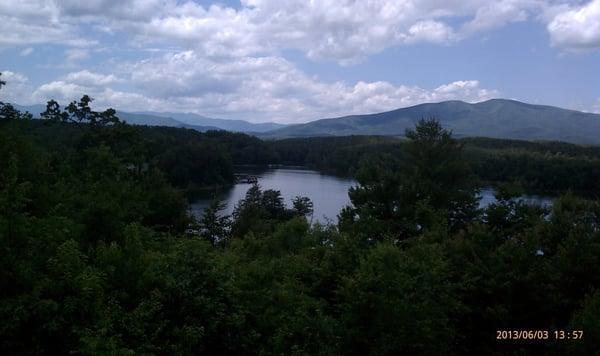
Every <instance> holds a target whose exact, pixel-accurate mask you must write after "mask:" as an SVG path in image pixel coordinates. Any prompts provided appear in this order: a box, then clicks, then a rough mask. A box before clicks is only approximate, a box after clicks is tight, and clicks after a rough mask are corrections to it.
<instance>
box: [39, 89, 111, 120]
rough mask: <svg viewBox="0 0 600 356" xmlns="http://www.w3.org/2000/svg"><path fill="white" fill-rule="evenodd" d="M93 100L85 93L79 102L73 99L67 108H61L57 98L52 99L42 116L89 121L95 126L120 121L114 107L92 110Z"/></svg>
mask: <svg viewBox="0 0 600 356" xmlns="http://www.w3.org/2000/svg"><path fill="white" fill-rule="evenodd" d="M93 100H94V99H92V98H90V97H89V96H88V95H84V96H82V97H81V99H79V101H78V102H77V101H72V102H71V103H70V104H69V105H68V106H67V107H66V108H65V110H61V109H60V105H59V104H58V103H57V102H56V101H55V100H50V101H48V103H47V104H46V111H44V112H43V113H42V114H41V116H42V118H44V119H47V120H51V121H54V122H70V123H78V124H79V123H87V124H89V125H90V126H91V127H93V128H95V127H101V126H108V125H116V124H118V123H120V120H119V118H118V117H117V115H116V111H115V110H114V109H106V110H104V111H101V112H99V111H94V110H92V109H91V107H90V104H91V102H92V101H93Z"/></svg>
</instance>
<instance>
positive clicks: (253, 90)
mask: <svg viewBox="0 0 600 356" xmlns="http://www.w3.org/2000/svg"><path fill="white" fill-rule="evenodd" d="M0 72H2V79H3V80H5V81H6V82H7V83H8V84H7V86H6V87H5V88H3V89H2V90H1V91H0V100H2V101H7V102H12V103H17V104H22V105H31V104H40V103H45V102H46V101H47V100H49V99H55V100H57V101H59V102H60V103H68V102H70V101H72V100H76V99H78V98H80V97H81V96H82V95H83V94H88V95H90V96H91V97H93V98H94V99H95V101H94V107H95V108H97V109H103V108H107V107H113V108H116V109H118V110H124V111H170V112H194V113H197V114H201V115H205V116H210V117H219V118H231V119H244V120H248V121H250V122H266V121H273V122H280V123H300V122H307V121H312V120H316V119H320V118H326V117H336V116H343V115H350V114H367V113H374V112H381V111H387V110H392V109H396V108H400V107H405V106H410V105H415V104H419V103H423V102H439V101H444V100H464V101H467V102H479V101H484V100H487V99H491V98H508V99H516V100H521V101H525V102H530V103H535V104H546V105H554V106H560V107H565V108H569V109H576V110H583V111H589V112H599V113H600V0H592V1H589V0H586V1H579V0H494V1H491V0H395V1H392V0H356V1H351V0H321V1H318V0H241V1H233V0H230V1H208V0H202V1H200V0H196V1H192V0H86V1H80V0H0Z"/></svg>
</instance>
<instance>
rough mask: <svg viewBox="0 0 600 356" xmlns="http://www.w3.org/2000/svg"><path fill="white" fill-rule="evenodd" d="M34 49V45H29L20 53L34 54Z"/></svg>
mask: <svg viewBox="0 0 600 356" xmlns="http://www.w3.org/2000/svg"><path fill="white" fill-rule="evenodd" d="M33 51H34V49H33V47H27V48H23V50H22V51H21V52H19V54H20V55H21V56H22V57H27V56H28V55H30V54H32V53H33Z"/></svg>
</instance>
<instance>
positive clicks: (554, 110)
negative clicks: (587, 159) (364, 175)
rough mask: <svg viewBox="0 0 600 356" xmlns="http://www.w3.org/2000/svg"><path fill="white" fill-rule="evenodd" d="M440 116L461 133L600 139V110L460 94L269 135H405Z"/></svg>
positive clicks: (599, 141)
mask: <svg viewBox="0 0 600 356" xmlns="http://www.w3.org/2000/svg"><path fill="white" fill-rule="evenodd" d="M424 117H435V118H437V119H438V120H440V122H441V123H442V125H443V126H444V127H446V128H448V129H451V130H452V131H453V132H454V134H455V135H457V136H461V137H464V136H485V137H495V138H510V139H523V140H559V141H566V142H574V143H587V144H591V143H593V144H600V115H598V114H592V113H585V112H580V111H574V110H568V109H563V108H558V107H554V106H548V105H537V104H530V103H524V102H521V101H518V100H513V99H502V98H495V99H490V100H486V101H482V102H478V103H472V104H471V103H467V102H464V101H460V100H450V101H442V102H438V103H422V104H419V105H414V106H409V107H405V108H400V109H395V110H391V111H386V112H381V113H376V114H367V115H351V116H344V117H339V118H328V119H322V120H316V121H312V122H309V123H305V124H299V125H290V126H288V127H285V128H282V129H278V130H274V131H271V132H269V133H267V134H266V135H265V136H267V137H275V138H277V137H303V136H346V135H394V136H396V135H404V132H405V130H406V129H407V128H412V127H413V126H414V124H415V122H417V121H418V120H419V119H421V118H424Z"/></svg>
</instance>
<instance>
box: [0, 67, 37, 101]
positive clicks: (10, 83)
mask: <svg viewBox="0 0 600 356" xmlns="http://www.w3.org/2000/svg"><path fill="white" fill-rule="evenodd" d="M0 73H2V76H1V77H0V79H2V80H3V81H5V82H6V86H3V87H2V89H0V101H3V102H9V103H17V104H30V103H31V96H30V95H31V88H30V86H29V79H28V78H27V77H26V76H25V75H24V74H21V73H16V72H12V71H9V70H2V71H0Z"/></svg>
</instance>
